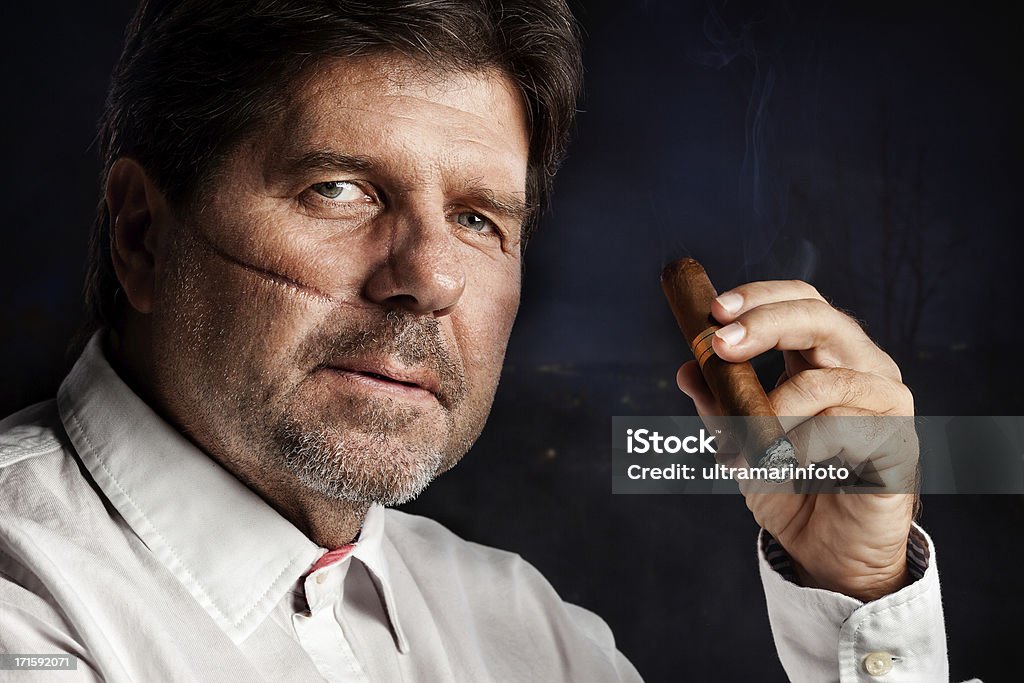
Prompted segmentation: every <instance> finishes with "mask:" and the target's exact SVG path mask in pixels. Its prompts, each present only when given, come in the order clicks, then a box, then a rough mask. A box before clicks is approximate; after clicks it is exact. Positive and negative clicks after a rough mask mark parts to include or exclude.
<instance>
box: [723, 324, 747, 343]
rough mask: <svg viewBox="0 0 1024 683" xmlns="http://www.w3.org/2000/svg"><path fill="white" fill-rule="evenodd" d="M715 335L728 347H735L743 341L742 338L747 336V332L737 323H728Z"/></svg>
mask: <svg viewBox="0 0 1024 683" xmlns="http://www.w3.org/2000/svg"><path fill="white" fill-rule="evenodd" d="M715 334H716V335H718V338H719V339H721V340H722V341H724V342H725V343H726V344H728V345H729V346H736V345H737V344H739V343H740V342H741V341H743V337H745V336H747V330H746V329H745V328H744V327H743V325H740V324H739V323H730V324H728V325H726V326H725V327H723V328H722V329H720V330H718V331H717V332H715Z"/></svg>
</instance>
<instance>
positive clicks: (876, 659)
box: [864, 652, 892, 676]
mask: <svg viewBox="0 0 1024 683" xmlns="http://www.w3.org/2000/svg"><path fill="white" fill-rule="evenodd" d="M864 670H865V671H867V672H868V674H869V675H871V676H884V675H885V674H887V673H889V672H890V671H892V655H891V654H889V653H888V652H872V653H871V654H869V655H868V656H866V657H865V658H864Z"/></svg>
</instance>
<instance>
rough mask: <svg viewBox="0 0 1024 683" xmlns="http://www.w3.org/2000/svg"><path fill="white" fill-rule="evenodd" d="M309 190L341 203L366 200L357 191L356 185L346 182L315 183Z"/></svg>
mask: <svg viewBox="0 0 1024 683" xmlns="http://www.w3.org/2000/svg"><path fill="white" fill-rule="evenodd" d="M311 189H312V190H313V191H314V192H316V193H317V194H319V195H322V196H324V197H327V198H328V199H336V200H338V201H342V202H355V201H359V200H361V199H368V197H367V196H366V193H365V192H363V191H362V190H361V189H359V186H358V185H356V184H355V183H350V182H348V181H347V180H329V181H327V182H326V183H317V184H316V185H313V187H312V188H311Z"/></svg>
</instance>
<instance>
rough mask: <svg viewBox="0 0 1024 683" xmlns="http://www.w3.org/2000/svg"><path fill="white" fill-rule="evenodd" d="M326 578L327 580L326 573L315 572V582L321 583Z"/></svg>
mask: <svg viewBox="0 0 1024 683" xmlns="http://www.w3.org/2000/svg"><path fill="white" fill-rule="evenodd" d="M326 580H327V574H317V575H316V583H317V585H320V584H322V583H323V582H324V581H326Z"/></svg>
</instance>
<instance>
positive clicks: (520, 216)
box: [459, 183, 534, 223]
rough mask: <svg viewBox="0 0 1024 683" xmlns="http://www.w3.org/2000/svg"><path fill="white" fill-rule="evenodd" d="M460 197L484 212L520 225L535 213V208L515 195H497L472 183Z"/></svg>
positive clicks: (460, 193)
mask: <svg viewBox="0 0 1024 683" xmlns="http://www.w3.org/2000/svg"><path fill="white" fill-rule="evenodd" d="M459 195H460V196H462V197H464V198H465V199H466V200H468V201H469V202H470V203H472V204H477V205H478V206H480V208H481V209H483V210H484V211H490V212H493V213H496V214H499V215H502V216H505V217H507V218H511V219H513V220H517V221H519V222H520V223H525V222H526V220H527V219H528V218H529V217H530V215H531V214H532V213H533V210H534V207H533V206H531V205H530V204H527V203H526V201H525V200H523V199H520V198H519V197H517V196H516V195H513V194H504V193H501V194H499V193H497V192H495V191H494V190H491V189H489V188H486V187H483V186H482V185H480V184H479V183H470V185H469V186H468V187H466V188H464V189H463V190H462V191H461V192H459Z"/></svg>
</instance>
